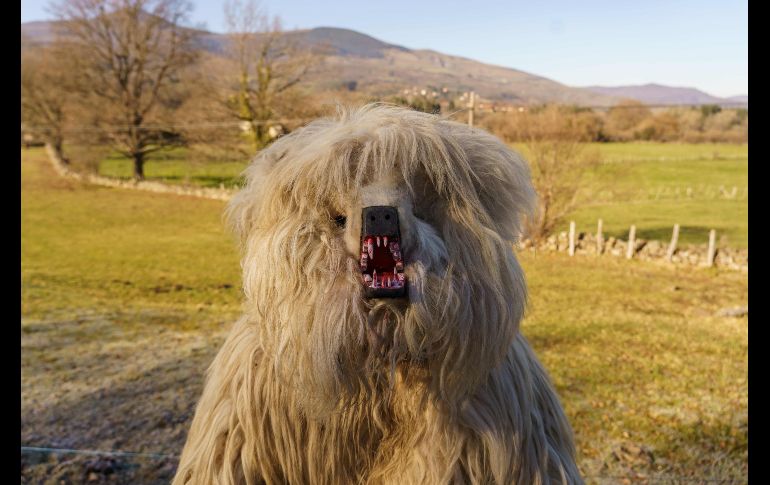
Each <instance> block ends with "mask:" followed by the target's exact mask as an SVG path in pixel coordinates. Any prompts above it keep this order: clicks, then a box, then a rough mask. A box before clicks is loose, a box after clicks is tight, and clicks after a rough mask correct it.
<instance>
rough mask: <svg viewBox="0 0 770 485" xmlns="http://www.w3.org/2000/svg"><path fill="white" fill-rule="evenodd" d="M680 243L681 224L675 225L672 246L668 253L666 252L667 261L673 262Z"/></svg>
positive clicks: (669, 247) (670, 245) (669, 246)
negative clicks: (677, 245) (677, 244)
mask: <svg viewBox="0 0 770 485" xmlns="http://www.w3.org/2000/svg"><path fill="white" fill-rule="evenodd" d="M677 242H679V224H674V232H673V234H671V244H669V245H668V251H666V261H669V262H670V261H671V258H673V257H674V252H676V243H677Z"/></svg>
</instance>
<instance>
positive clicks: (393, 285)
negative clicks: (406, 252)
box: [360, 234, 406, 290]
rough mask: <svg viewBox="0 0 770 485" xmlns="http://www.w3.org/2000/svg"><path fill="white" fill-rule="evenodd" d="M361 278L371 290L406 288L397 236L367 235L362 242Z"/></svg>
mask: <svg viewBox="0 0 770 485" xmlns="http://www.w3.org/2000/svg"><path fill="white" fill-rule="evenodd" d="M360 265H361V277H362V279H363V283H364V286H366V287H369V288H379V289H384V290H388V289H393V290H397V289H400V288H403V287H404V283H405V282H406V275H405V274H404V261H403V259H402V256H401V243H400V241H399V240H398V237H396V236H378V235H374V234H372V235H366V236H364V237H363V238H362V241H361V259H360Z"/></svg>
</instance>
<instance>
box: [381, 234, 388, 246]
mask: <svg viewBox="0 0 770 485" xmlns="http://www.w3.org/2000/svg"><path fill="white" fill-rule="evenodd" d="M382 245H383V246H385V247H388V236H382Z"/></svg>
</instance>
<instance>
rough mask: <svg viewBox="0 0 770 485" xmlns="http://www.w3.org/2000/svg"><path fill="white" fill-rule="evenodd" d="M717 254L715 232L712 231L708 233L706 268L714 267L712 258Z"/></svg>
mask: <svg viewBox="0 0 770 485" xmlns="http://www.w3.org/2000/svg"><path fill="white" fill-rule="evenodd" d="M716 254H717V232H716V231H715V230H714V229H712V230H711V231H710V232H709V251H708V255H707V256H706V266H708V267H711V266H714V258H715V257H716Z"/></svg>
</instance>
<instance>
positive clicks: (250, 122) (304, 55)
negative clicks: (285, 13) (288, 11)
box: [224, 0, 317, 150]
mask: <svg viewBox="0 0 770 485" xmlns="http://www.w3.org/2000/svg"><path fill="white" fill-rule="evenodd" d="M224 10H225V19H226V22H227V26H228V40H229V46H228V47H229V49H230V54H231V56H232V59H233V60H234V61H235V66H236V76H237V80H234V81H235V82H231V83H230V85H229V86H228V92H227V93H226V94H225V97H224V98H225V103H226V107H227V109H228V111H229V112H230V114H231V115H232V116H233V117H234V118H235V119H237V120H239V121H241V122H243V124H244V126H245V128H246V132H247V133H248V135H249V139H250V142H251V144H252V148H253V149H255V150H259V149H261V148H262V147H264V146H265V145H266V144H267V143H268V142H269V141H270V139H271V138H272V137H271V134H270V128H271V123H273V122H275V120H276V118H281V117H282V116H285V114H286V113H287V111H289V109H287V106H285V105H284V103H287V102H290V100H291V98H292V93H291V92H290V91H291V90H292V88H294V87H296V86H297V85H298V84H299V83H300V82H301V81H302V80H303V78H304V77H305V76H306V74H307V73H308V71H309V69H310V67H311V66H312V65H313V64H314V62H316V60H317V56H316V55H314V54H312V53H311V52H310V51H309V50H301V49H300V48H298V46H297V44H296V43H295V42H292V41H291V40H290V39H289V38H288V36H287V35H284V33H283V31H282V29H281V23H280V19H278V18H277V17H274V18H273V19H272V20H271V19H270V17H269V16H268V15H267V13H265V12H264V11H263V10H262V9H261V7H260V5H259V3H258V2H257V1H256V0H247V1H246V3H242V2H241V1H240V0H228V1H227V2H225V7H224Z"/></svg>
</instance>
